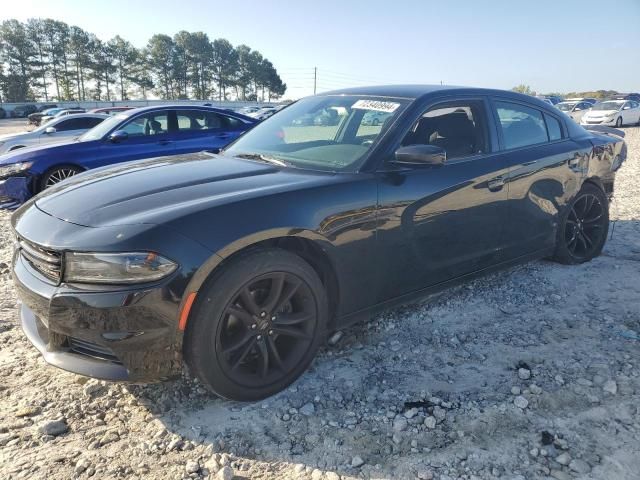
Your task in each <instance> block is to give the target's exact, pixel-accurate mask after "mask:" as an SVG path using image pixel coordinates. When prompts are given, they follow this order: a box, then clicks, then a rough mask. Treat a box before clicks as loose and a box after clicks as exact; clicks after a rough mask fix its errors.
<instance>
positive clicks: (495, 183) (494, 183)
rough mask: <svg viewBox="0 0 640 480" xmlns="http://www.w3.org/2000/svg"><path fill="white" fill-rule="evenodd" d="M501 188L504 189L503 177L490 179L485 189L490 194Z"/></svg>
mask: <svg viewBox="0 0 640 480" xmlns="http://www.w3.org/2000/svg"><path fill="white" fill-rule="evenodd" d="M502 187H504V177H496V178H492V179H491V180H489V181H488V182H487V188H488V189H489V190H491V191H492V192H497V191H499V190H502Z"/></svg>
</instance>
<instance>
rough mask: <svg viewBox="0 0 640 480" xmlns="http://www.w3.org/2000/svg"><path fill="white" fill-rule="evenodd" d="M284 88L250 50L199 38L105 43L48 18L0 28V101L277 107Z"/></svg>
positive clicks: (184, 33)
mask: <svg viewBox="0 0 640 480" xmlns="http://www.w3.org/2000/svg"><path fill="white" fill-rule="evenodd" d="M286 88H287V87H286V84H284V83H283V82H282V79H281V78H280V76H279V75H278V72H277V70H276V68H275V67H274V66H273V64H272V63H271V62H270V61H269V60H268V59H267V58H264V57H263V56H262V54H260V52H259V51H257V50H252V49H251V48H250V47H248V46H247V45H238V46H236V47H234V46H233V45H232V44H231V43H230V42H229V41H228V40H226V39H224V38H218V39H215V40H213V41H211V40H210V39H209V36H208V35H207V34H206V33H204V32H187V31H180V32H178V33H176V34H175V35H174V36H173V37H171V36H169V35H164V34H156V35H154V36H152V37H151V38H150V39H149V42H148V43H147V45H146V47H144V48H142V49H140V48H136V47H134V46H133V45H132V44H131V43H130V42H128V41H127V40H125V39H124V38H122V37H120V36H119V35H116V36H115V37H114V38H112V39H111V40H109V41H106V42H105V41H102V40H100V39H99V38H98V37H96V36H95V35H94V34H92V33H89V32H87V31H85V30H83V29H82V28H80V27H77V26H70V25H67V24H66V23H64V22H62V21H59V20H53V19H48V18H47V19H40V18H32V19H29V20H28V21H27V22H24V23H23V22H19V21H18V20H15V19H12V20H5V21H3V22H2V23H1V24H0V96H1V99H2V101H4V102H24V101H35V100H40V101H45V102H49V101H64V100H74V101H85V100H99V101H100V100H102V101H104V100H106V101H112V100H130V99H133V98H147V96H148V95H150V94H153V95H155V96H158V97H160V98H163V99H167V100H169V99H174V100H175V99H189V98H195V99H210V98H215V99H218V100H220V101H222V100H229V99H237V100H248V101H251V100H262V101H264V100H268V101H271V100H274V99H277V98H279V97H281V96H282V95H284V92H285V91H286Z"/></svg>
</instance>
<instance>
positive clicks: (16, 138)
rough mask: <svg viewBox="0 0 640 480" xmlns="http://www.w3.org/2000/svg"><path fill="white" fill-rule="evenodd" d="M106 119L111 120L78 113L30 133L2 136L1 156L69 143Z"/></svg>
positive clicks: (95, 114) (53, 121)
mask: <svg viewBox="0 0 640 480" xmlns="http://www.w3.org/2000/svg"><path fill="white" fill-rule="evenodd" d="M105 118H109V115H103V114H99V113H76V114H73V115H65V116H62V117H59V118H54V119H53V120H51V121H50V122H49V123H47V124H46V125H41V126H40V127H38V128H36V129H35V130H32V131H30V132H23V133H12V134H9V135H0V154H2V153H6V152H10V151H11V150H15V149H17V148H23V147H33V146H36V145H46V144H50V143H61V142H68V141H69V140H72V139H73V138H75V137H77V136H79V135H82V134H83V133H84V132H86V131H87V130H90V129H92V128H93V127H95V126H96V125H98V124H99V123H101V122H102V121H103V120H104V119H105Z"/></svg>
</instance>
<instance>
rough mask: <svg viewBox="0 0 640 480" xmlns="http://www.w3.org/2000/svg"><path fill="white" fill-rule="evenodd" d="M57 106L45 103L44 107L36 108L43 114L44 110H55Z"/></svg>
mask: <svg viewBox="0 0 640 480" xmlns="http://www.w3.org/2000/svg"><path fill="white" fill-rule="evenodd" d="M57 106H58V105H56V104H55V103H45V104H44V105H40V106H39V107H38V111H39V112H44V111H45V110H49V109H50V108H56V107H57Z"/></svg>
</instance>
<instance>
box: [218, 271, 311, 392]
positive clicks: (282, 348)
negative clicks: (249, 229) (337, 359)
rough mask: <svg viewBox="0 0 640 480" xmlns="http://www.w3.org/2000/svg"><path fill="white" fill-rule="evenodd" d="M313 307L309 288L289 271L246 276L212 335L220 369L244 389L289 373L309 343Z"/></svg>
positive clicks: (265, 383)
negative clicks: (216, 331)
mask: <svg viewBox="0 0 640 480" xmlns="http://www.w3.org/2000/svg"><path fill="white" fill-rule="evenodd" d="M316 311H317V306H316V304H315V301H314V299H313V295H312V294H311V292H310V288H309V286H308V285H305V284H304V282H303V280H302V279H301V278H299V277H297V276H295V275H294V274H292V273H288V272H273V273H268V274H265V275H261V276H259V277H257V278H254V279H251V280H250V281H249V282H248V283H247V284H246V285H245V286H243V287H242V288H241V289H240V291H238V292H237V294H236V295H235V298H234V299H233V300H232V301H231V302H230V303H229V305H227V307H226V309H225V312H224V313H223V320H222V323H221V325H220V328H219V333H218V335H217V336H216V339H215V340H216V342H215V351H216V353H217V355H218V360H219V362H220V364H221V365H222V368H223V370H224V372H225V373H226V374H227V375H228V376H229V377H230V378H233V379H234V380H235V381H236V382H237V383H239V384H241V385H245V386H248V387H256V386H257V387H261V386H265V385H269V384H270V383H272V382H274V381H277V380H278V378H280V377H281V376H283V375H287V374H289V373H290V372H292V371H293V370H294V369H295V367H296V366H297V365H298V364H299V363H300V361H301V360H302V358H303V357H304V355H305V353H306V352H307V351H308V349H309V347H310V345H311V343H312V341H313V336H314V332H315V331H316V327H317V314H316Z"/></svg>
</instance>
